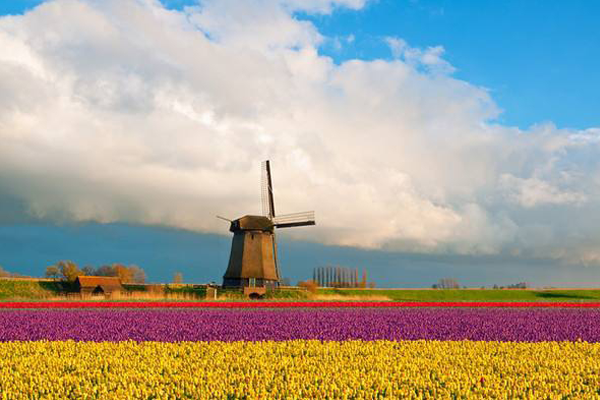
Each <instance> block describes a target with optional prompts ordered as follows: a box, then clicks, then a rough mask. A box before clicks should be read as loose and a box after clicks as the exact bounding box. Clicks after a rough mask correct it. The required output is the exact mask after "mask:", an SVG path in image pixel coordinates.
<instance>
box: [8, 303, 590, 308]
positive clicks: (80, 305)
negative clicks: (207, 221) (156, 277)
mask: <svg viewBox="0 0 600 400" xmlns="http://www.w3.org/2000/svg"><path fill="white" fill-rule="evenodd" d="M298 307H302V308H332V307H335V308H339V307H342V308H365V307H368V308H372V307H466V308H471V307H502V308H505V307H507V308H521V307H528V308H540V307H542V308H600V302H581V303H575V302H518V301H515V302H510V301H235V302H223V301H214V302H211V301H189V302H186V301H178V302H168V301H113V302H111V301H12V302H0V308H17V309H19V308H298Z"/></svg>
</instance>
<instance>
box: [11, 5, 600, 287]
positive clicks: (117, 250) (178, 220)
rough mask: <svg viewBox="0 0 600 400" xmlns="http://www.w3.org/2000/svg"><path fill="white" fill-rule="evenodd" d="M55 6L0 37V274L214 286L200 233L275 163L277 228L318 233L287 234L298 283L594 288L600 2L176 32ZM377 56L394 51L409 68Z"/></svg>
mask: <svg viewBox="0 0 600 400" xmlns="http://www.w3.org/2000/svg"><path fill="white" fill-rule="evenodd" d="M286 1H289V2H290V3H292V4H296V3H294V2H293V1H292V0H281V3H282V4H283V3H285V2H286ZM318 1H323V2H325V0H318ZM318 1H317V0H315V3H317V2H318ZM331 1H334V2H336V1H337V2H342V3H343V2H344V1H346V0H331ZM39 3H40V1H39V0H14V1H9V0H7V1H3V2H0V15H8V14H11V15H14V14H22V13H25V12H26V11H27V10H31V9H32V8H34V7H35V6H36V5H37V4H39ZM81 3H82V4H83V3H85V0H81ZM56 4H57V9H56V10H54V11H53V10H45V11H44V12H43V13H40V15H39V16H37V17H36V18H37V19H36V20H35V21H34V23H23V24H22V25H19V23H17V24H15V25H12V24H9V23H6V22H5V21H3V20H2V19H0V33H1V32H4V31H6V32H8V33H7V35H6V37H2V36H0V40H4V39H5V38H10V40H11V41H10V42H6V43H9V44H10V45H11V46H12V47H6V48H10V49H16V50H13V51H15V55H14V58H11V57H13V55H11V54H4V56H5V58H3V57H2V56H0V67H2V66H3V65H4V64H2V63H6V68H5V69H0V89H2V91H3V92H4V94H3V95H1V96H0V105H2V106H4V105H8V106H6V107H4V109H5V110H8V111H6V112H5V113H4V114H2V113H0V126H5V127H10V128H5V129H4V130H2V131H0V140H3V143H7V145H6V147H5V149H4V150H2V149H0V265H2V266H3V267H4V268H6V269H8V270H11V271H15V272H20V273H24V274H33V275H35V274H37V273H40V272H41V271H42V270H43V269H44V268H45V266H46V265H48V264H50V263H52V262H55V261H57V260H60V259H73V260H74V261H76V262H78V263H79V264H82V265H85V264H93V265H100V264H103V263H110V262H125V263H134V264H139V265H141V266H142V267H144V268H145V269H146V270H147V271H148V273H149V277H150V280H152V281H160V280H169V279H170V278H171V277H172V275H173V273H174V271H181V272H183V273H184V276H185V277H186V278H188V279H189V280H192V281H200V282H206V281H220V276H221V274H222V271H221V270H224V266H225V264H226V261H227V257H228V252H229V240H230V238H229V236H228V232H226V227H225V228H223V227H222V226H221V225H218V224H217V223H216V222H209V221H213V216H214V214H215V213H219V214H225V215H228V216H232V217H234V216H237V215H235V213H237V212H248V213H252V212H255V211H253V210H254V208H257V207H249V206H247V204H256V205H258V204H259V203H258V201H257V200H258V199H256V198H255V197H257V196H258V191H257V190H255V189H256V188H255V187H254V186H256V185H255V184H254V183H255V182H257V181H258V180H257V179H256V177H257V176H258V175H257V174H258V169H257V168H258V165H259V164H258V163H259V162H260V161H261V160H262V159H264V158H271V159H272V160H273V159H274V160H275V162H274V168H275V172H274V173H275V182H276V194H277V196H278V197H277V198H278V199H281V201H282V204H283V209H284V211H300V210H302V209H304V208H312V207H314V208H315V209H316V211H317V223H318V225H317V227H316V228H315V230H314V232H316V233H315V234H314V235H313V234H312V233H311V232H313V231H311V230H310V228H302V229H300V230H298V232H297V233H288V232H286V233H284V234H283V235H282V236H281V257H282V264H283V266H284V267H283V269H284V275H286V276H288V277H290V278H291V279H292V280H293V281H296V280H299V279H305V278H308V277H310V275H311V272H312V268H313V267H316V266H320V265H327V264H341V265H347V266H350V267H359V268H363V267H365V268H367V269H368V270H369V271H370V274H371V276H372V277H373V279H375V280H376V281H377V283H378V285H379V286H408V287H415V286H429V285H430V284H431V283H433V282H435V281H436V280H437V279H439V278H442V277H445V276H451V277H456V278H458V279H459V280H460V281H461V282H463V283H464V284H467V285H469V286H481V285H492V284H494V283H498V284H510V283H515V282H519V281H530V282H533V283H534V284H537V285H562V286H565V285H566V286H572V285H574V286H581V285H584V286H585V285H586V282H600V270H598V268H600V253H599V252H598V250H597V249H598V248H600V236H599V235H598V234H597V229H596V227H597V221H595V220H594V218H595V217H594V215H600V201H599V200H600V172H599V171H600V164H599V161H597V160H599V159H600V147H599V145H598V143H600V139H599V137H600V133H599V132H600V131H598V130H597V129H594V128H598V127H600V114H598V112H597V110H598V109H599V106H600V101H599V100H598V90H599V89H600V68H598V67H597V65H598V64H599V61H600V28H598V23H597V21H598V19H599V17H600V3H597V2H591V1H569V2H559V1H545V2H541V1H512V0H511V1H503V2H498V1H477V2H474V1H465V0H457V1H425V0H406V1H404V0H398V1H393V0H377V1H370V2H367V3H366V5H365V6H364V7H362V8H361V9H358V10H357V9H349V8H344V7H342V6H336V7H334V11H333V12H331V13H314V12H313V11H311V10H303V9H302V6H296V7H298V8H299V9H297V10H296V11H295V12H294V13H293V15H292V18H289V16H288V15H285V13H286V12H287V10H288V9H289V6H288V8H285V7H283V8H281V7H280V6H279V2H276V1H273V2H268V1H263V2H258V1H257V2H256V4H258V5H260V7H264V9H261V8H260V7H259V6H256V7H253V6H252V4H254V3H251V2H244V3H236V2H227V1H222V2H218V1H217V2H213V3H211V7H207V8H206V9H205V10H204V11H203V12H202V13H198V12H192V13H189V14H187V17H186V18H188V22H189V21H192V22H193V24H191V23H190V25H185V23H186V22H181V21H179V20H178V21H179V22H180V23H183V24H184V26H183V29H179V27H178V26H175V25H174V23H173V20H168V19H165V20H157V21H153V22H151V23H146V22H145V21H151V18H157V17H156V16H157V15H159V14H160V13H156V12H154V11H156V9H154V10H152V9H151V7H153V6H149V5H140V4H142V3H136V2H133V1H129V0H127V1H125V0H123V2H121V3H120V2H118V1H108V0H107V1H106V2H96V3H94V2H92V3H90V4H94V6H93V7H91V8H90V9H87V10H84V9H82V8H77V7H76V6H74V4H76V3H75V2H71V3H69V2H63V1H60V0H59V1H57V2H56ZM136 4H137V5H136ZM148 4H150V3H148ZM163 4H164V5H165V6H166V7H167V8H168V9H171V10H177V11H182V10H183V9H184V7H185V6H187V5H194V4H196V3H195V2H194V1H189V0H165V1H163ZM231 4H234V5H235V4H238V5H240V6H231ZM265 4H267V5H268V4H277V6H274V7H271V8H269V7H267V6H265ZM286 4H287V3H286ZM297 4H302V2H300V3H297ZM242 5H243V6H242ZM136 7H137V8H136ZM228 7H229V8H228ZM57 10H59V11H60V12H55V11H57ZM133 12H137V13H138V14H137V18H135V19H134V18H132V19H131V20H128V18H129V17H128V16H129V15H130V14H131V13H133ZM57 15H60V18H58V17H57ZM25 18H28V17H27V15H26V16H25ZM44 18H45V19H44ZM40 21H45V22H40ZM99 21H103V22H102V23H100V22H99ZM298 21H305V22H306V21H308V22H310V23H311V24H313V25H314V29H312V28H311V27H310V26H308V25H306V24H299V23H298ZM130 22H131V23H130ZM271 23H272V25H273V26H274V27H276V28H274V29H273V30H269V25H270V24H271ZM45 24H47V25H45ZM86 24H87V25H86ZM102 24H104V25H102ZM15 26H17V28H15ZM107 26H109V27H110V28H111V29H112V31H111V32H112V33H111V35H112V36H111V35H106V34H105V31H104V29H105V28H106V27H107ZM99 27H101V28H99ZM232 27H234V29H231V28H232ZM88 28H89V29H88ZM46 29H48V30H52V31H53V34H54V35H55V36H54V37H55V40H54V42H53V41H50V42H44V40H46V39H45V38H46V36H45V35H44V32H45V31H46ZM193 29H200V30H202V31H203V32H204V33H205V34H206V35H207V37H210V38H211V40H212V38H216V39H215V41H214V42H212V43H211V45H212V46H213V47H212V48H211V47H210V46H206V44H205V43H203V42H202V41H201V40H199V39H198V37H196V36H193V35H191V34H190V35H188V34H189V32H190V30H193ZM19 30H21V31H19ZM23 32H24V33H23ZM74 32H76V34H75V33H74ZM315 32H318V34H319V35H320V37H321V38H322V40H321V41H320V42H319V41H318V40H317V39H315V36H314V33H315ZM18 33H21V34H18ZM279 36H280V37H279ZM48 37H50V36H48ZM22 38H29V39H28V40H30V42H21V40H23V39H22ZM147 38H151V39H149V40H146V39H147ZM165 38H166V39H165ZM386 38H387V39H386ZM389 38H395V39H399V40H400V39H401V40H403V41H405V42H406V49H407V50H406V53H404V55H403V56H402V57H401V58H399V59H398V60H395V58H394V56H393V54H392V53H393V52H392V49H391V48H390V46H389V40H388V39H389ZM163 39H165V41H163ZM38 40H39V42H38ZM112 40H114V41H112ZM2 43H4V42H2ZM2 43H0V45H4V44H2ZM146 43H150V45H146ZM7 46H8V45H7ZM28 46H29V47H28ZM313 46H316V48H317V51H318V55H321V56H323V55H325V56H328V57H331V59H333V62H334V66H332V67H327V64H326V63H324V62H323V59H322V58H319V57H316V56H313V55H311V53H310V49H312V47H313ZM436 46H442V47H443V49H444V52H443V54H440V53H436V52H435V51H434V52H433V53H430V50H431V49H432V48H435V47H436ZM214 48H216V49H217V50H218V51H214V52H211V51H212V50H210V49H213V50H214ZM23 49H28V50H27V51H25V50H23ZM206 49H209V50H206ZM246 49H252V51H255V53H246V52H245V50H246ZM241 50H242V51H241ZM304 50H307V51H306V52H303V51H304ZM205 51H206V52H205ZM204 52H205V53H204ZM17 53H18V54H17ZM290 53H291V55H290ZM30 54H35V56H36V57H37V58H35V57H34V58H33V59H34V60H36V61H35V62H32V61H31V60H32V58H31V57H30ZM265 54H266V56H265V57H264V58H261V57H262V56H263V55H265ZM407 54H413V55H414V54H417V56H416V58H415V59H413V60H410V59H409V58H410V56H409V55H407ZM257 55H258V56H257ZM432 56H433V57H434V58H435V62H436V63H437V64H436V65H434V66H433V67H432V66H431V65H430V64H427V62H428V61H427V59H428V58H427V57H432ZM19 57H21V58H19ZM219 57H222V58H219ZM15 60H16V61H15ZM39 60H42V61H43V62H41V61H40V62H38V61H39ZM273 60H279V61H277V62H273ZM281 60H285V62H287V63H289V65H287V66H286V68H284V69H283V70H282V69H281V66H282V64H284V63H285V62H283V61H281ZM351 60H359V61H360V62H359V63H354V64H353V63H352V62H348V61H351ZM375 60H383V61H384V62H383V63H377V62H374V61H375ZM415 60H416V61H415ZM15 62H16V63H17V64H18V65H19V67H18V68H14V65H15ZM19 63H20V64H19ZM448 63H449V64H450V65H451V66H452V67H453V68H454V72H452V73H448V72H447V71H446V72H442V73H439V72H436V70H435V69H434V68H436V67H439V66H440V65H442V66H444V65H448ZM23 65H26V66H27V68H30V72H27V73H25V72H24V71H25V70H26V69H27V68H25V67H23V68H21V67H22V66H23ZM40 65H44V67H40ZM40 68H47V70H44V73H41V72H40ZM326 68H329V70H328V72H327V74H323V72H322V71H323V70H324V69H326ZM7 71H8V72H7ZM266 71H268V72H266ZM282 71H283V72H282ZM20 74H24V75H20ZM325 75H326V76H327V77H328V78H327V79H330V80H327V79H325V78H323V76H325ZM39 76H54V77H56V79H55V80H54V81H52V79H50V80H48V81H44V80H43V79H38V78H39ZM63 78H64V81H61V82H60V84H57V83H56V82H59V81H60V80H61V79H63ZM15 82H18V84H13V83H15ZM49 82H50V83H49ZM73 82H75V83H73ZM288 92H293V95H288ZM488 95H489V97H488ZM57 98H58V99H62V100H63V101H62V102H61V101H56V99H57ZM64 99H70V100H69V101H66V102H65V101H64ZM149 99H150V100H149ZM290 99H291V100H290ZM255 102H256V103H255ZM496 108H497V109H500V110H501V112H500V113H499V114H497V113H496V112H495V109H496ZM45 110H47V111H45ZM298 116H299V117H298ZM296 117H298V118H299V119H298V120H294V118H296ZM48 127H51V128H50V130H48V131H47V129H49V128H48ZM231 127H233V128H231ZM514 127H517V128H519V129H513V128H514ZM230 129H231V131H229V130H230ZM465 132H466V133H465ZM196 133H198V135H199V136H194V135H195V134H196ZM53 135H55V136H53ZM278 135H279V136H278ZM207 143H208V144H209V145H207ZM113 146H114V147H113ZM261 146H265V147H266V148H267V150H264V151H263V150H262V147H261ZM340 148H341V149H340ZM207 149H208V150H207ZM3 151H4V152H5V153H3ZM338 151H339V154H338ZM257 153H260V154H257ZM254 170H256V174H255V173H254ZM255 175H256V176H255ZM248 182H249V183H248ZM323 182H326V183H323ZM250 183H251V184H250ZM228 187H235V188H236V189H235V190H229V189H227V188H228ZM215 193H217V194H215ZM286 206H289V207H291V209H290V210H285V207H286ZM296 208H298V209H296ZM241 209H245V210H248V211H241ZM238 210H240V211H238ZM230 214H231V215H230ZM357 216H358V217H357ZM596 219H597V218H596ZM103 222H110V223H107V224H105V223H103ZM199 232H203V233H199ZM322 243H324V244H322ZM359 247H360V248H359Z"/></svg>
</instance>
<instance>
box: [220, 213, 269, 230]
mask: <svg viewBox="0 0 600 400" xmlns="http://www.w3.org/2000/svg"><path fill="white" fill-rule="evenodd" d="M229 230H230V231H231V232H236V231H267V232H273V222H272V221H271V220H270V219H269V218H267V217H263V216H260V215H244V216H243V217H241V218H238V219H236V220H234V221H231V227H230V228H229Z"/></svg>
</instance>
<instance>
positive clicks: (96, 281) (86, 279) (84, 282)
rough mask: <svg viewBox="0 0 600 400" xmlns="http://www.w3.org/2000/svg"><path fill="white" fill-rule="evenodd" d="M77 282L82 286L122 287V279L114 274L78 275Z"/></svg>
mask: <svg viewBox="0 0 600 400" xmlns="http://www.w3.org/2000/svg"><path fill="white" fill-rule="evenodd" d="M76 282H77V283H78V285H79V287H81V288H95V287H97V286H101V287H102V288H103V289H105V288H112V289H117V288H121V287H122V286H121V280H120V279H119V278H118V277H113V276H78V277H77V280H76Z"/></svg>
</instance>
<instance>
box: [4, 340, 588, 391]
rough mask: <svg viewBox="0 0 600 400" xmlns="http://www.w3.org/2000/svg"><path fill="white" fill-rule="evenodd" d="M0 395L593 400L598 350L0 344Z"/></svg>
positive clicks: (439, 344)
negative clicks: (581, 399)
mask: <svg viewBox="0 0 600 400" xmlns="http://www.w3.org/2000/svg"><path fill="white" fill-rule="evenodd" d="M0 371H1V372H0V398H2V399H21V398H22V399H37V398H48V399H63V398H77V399H126V398H144V399H149V398H158V399H179V398H194V399H208V398H216V399H238V398H240V399H241V398H248V399H254V398H263V399H267V398H282V399H299V398H313V399H317V398H342V399H363V398H367V399H371V398H399V397H402V398H415V399H421V398H422V399H446V398H457V399H462V398H497V399H509V398H510V399H512V398H525V399H540V398H548V399H564V398H571V399H580V398H600V394H599V393H600V343H587V342H582V341H575V342H566V341H565V342H538V343H526V342H522V343H517V342H495V341H488V342H485V341H429V340H416V341H385V340H381V341H357V340H350V341H318V340H291V341H280V342H274V341H263V342H248V341H234V342H219V341H213V342H176V343H164V342H163V343H161V342H134V341H122V342H97V343H96V342H76V341H71V340H68V341H32V342H26V341H12V342H5V343H0Z"/></svg>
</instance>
